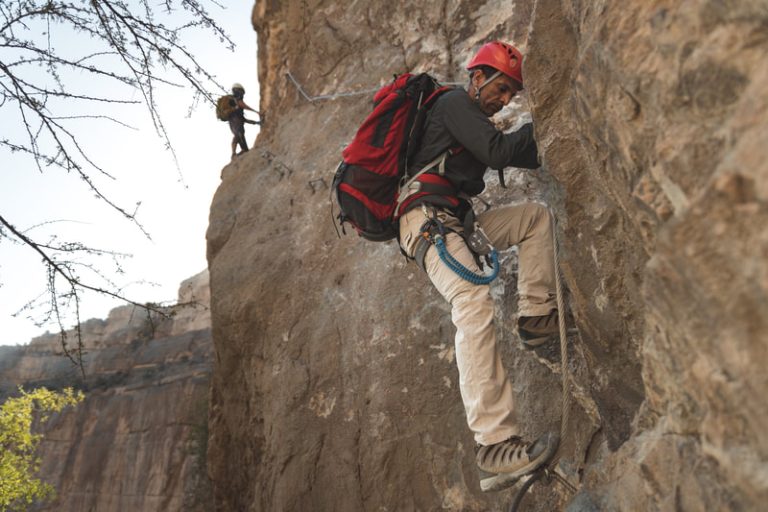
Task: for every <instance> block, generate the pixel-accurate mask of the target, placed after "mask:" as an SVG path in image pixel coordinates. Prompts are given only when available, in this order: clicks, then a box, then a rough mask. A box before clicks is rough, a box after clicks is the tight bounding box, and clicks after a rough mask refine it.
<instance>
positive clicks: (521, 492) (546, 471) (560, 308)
mask: <svg viewBox="0 0 768 512" xmlns="http://www.w3.org/2000/svg"><path fill="white" fill-rule="evenodd" d="M549 214H550V219H551V222H552V245H553V248H554V251H553V252H554V264H555V293H556V299H557V317H558V327H559V330H560V332H559V334H560V373H561V376H562V381H563V397H562V406H561V415H560V446H558V448H557V451H556V452H555V455H554V456H553V457H552V460H550V461H549V463H548V464H546V465H545V466H544V467H542V468H540V469H538V470H537V471H535V472H533V473H531V474H530V475H528V476H527V479H526V481H525V482H523V484H522V485H521V486H520V488H519V489H518V491H517V493H516V494H515V497H514V498H513V500H512V504H511V505H510V507H509V512H517V511H518V509H519V507H520V504H521V503H522V501H523V498H524V497H525V494H526V492H527V491H528V489H530V488H531V486H532V485H533V484H534V483H535V482H536V481H538V480H540V479H541V478H542V477H544V476H547V477H549V479H554V480H556V481H557V482H559V483H560V484H562V485H563V487H565V488H566V489H567V490H568V491H569V492H570V493H571V494H575V493H576V487H574V485H573V484H571V483H570V482H569V481H568V480H567V479H566V478H565V477H564V476H563V475H562V474H560V472H559V471H558V470H557V463H558V462H559V461H560V457H561V456H562V453H561V452H562V447H563V440H564V439H565V436H566V435H567V434H568V423H569V421H570V414H571V399H572V397H571V376H570V373H569V372H568V338H567V336H566V329H565V300H564V299H563V283H562V278H563V277H562V274H561V272H560V257H559V252H560V245H559V243H558V240H557V219H556V218H555V214H554V212H552V210H550V212H549Z"/></svg>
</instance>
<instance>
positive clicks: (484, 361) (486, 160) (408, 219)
mask: <svg viewBox="0 0 768 512" xmlns="http://www.w3.org/2000/svg"><path fill="white" fill-rule="evenodd" d="M521 66H522V55H521V54H520V52H519V51H518V50H517V49H516V48H515V47H513V46H511V45H509V44H506V43H503V42H498V41H495V42H491V43H487V44H485V45H484V46H482V47H481V48H480V50H479V51H478V52H477V54H476V55H475V56H474V57H473V58H472V60H471V61H470V63H469V65H468V66H467V69H468V71H469V75H470V82H469V85H468V88H467V89H464V88H457V89H455V90H452V91H450V92H447V93H445V94H443V95H442V96H441V97H440V98H439V99H438V100H437V102H436V103H435V105H434V106H433V107H432V110H431V111H430V113H429V117H428V118H427V121H426V124H425V128H424V135H423V139H422V143H421V147H420V149H419V151H418V152H417V154H416V157H415V159H414V160H413V165H409V169H408V174H409V176H414V175H416V174H417V172H418V171H419V170H421V169H423V168H424V166H426V165H428V163H429V162H432V163H434V161H435V159H436V157H439V156H440V154H441V153H444V154H446V157H445V160H444V162H443V163H442V164H441V165H440V167H442V169H438V168H437V166H436V167H435V168H434V169H432V170H430V171H428V172H426V173H424V174H422V175H421V176H420V177H419V178H417V179H416V182H418V183H416V182H414V184H415V185H414V186H413V187H409V189H412V190H413V193H412V194H411V196H410V198H411V199H413V198H414V197H415V198H416V199H413V200H412V201H410V202H408V201H407V200H406V201H405V202H404V203H403V205H404V210H401V212H400V213H401V217H400V221H399V222H400V245H401V247H402V249H403V250H404V251H405V253H406V254H407V255H408V256H409V257H410V258H414V259H417V260H421V262H420V263H421V265H420V266H421V267H422V268H423V269H424V270H426V272H427V274H428V276H429V279H430V280H431V281H432V283H433V284H434V286H435V287H436V288H437V290H438V291H439V292H440V294H441V295H442V296H443V297H444V298H445V299H446V300H447V301H448V302H450V304H451V317H452V321H453V324H454V325H455V326H456V337H455V345H456V348H455V350H456V364H457V366H458V370H459V383H460V391H461V397H462V401H463V403H464V408H465V411H466V416H467V423H468V425H469V428H470V430H471V431H472V432H473V434H474V439H475V442H476V443H477V446H476V457H475V459H476V463H477V466H478V468H479V471H480V486H481V489H482V490H483V491H494V490H499V489H501V488H504V487H508V486H510V485H512V484H514V483H515V482H516V481H517V480H518V479H519V478H520V477H522V476H524V475H526V474H529V473H532V472H533V471H535V470H536V469H538V468H539V467H541V466H542V465H543V464H545V463H546V462H547V461H548V460H549V459H550V458H551V457H552V456H553V455H554V452H555V450H556V448H557V444H558V442H559V440H558V438H557V436H555V435H553V434H545V435H543V436H541V437H540V438H539V439H538V440H536V441H535V442H526V441H524V440H523V439H522V438H521V437H520V435H519V429H518V427H517V425H516V423H515V421H516V418H515V407H514V405H515V404H514V401H513V390H512V385H511V383H510V381H509V380H508V379H507V375H506V373H505V370H504V367H503V365H502V361H501V356H500V350H499V347H498V346H497V340H496V334H495V331H494V326H493V310H494V307H493V300H492V298H491V296H490V293H489V286H488V285H477V284H472V283H471V282H469V281H467V280H465V279H464V278H462V277H460V276H459V275H457V273H456V272H454V271H453V270H451V269H450V268H449V267H448V266H447V265H446V264H445V263H444V262H443V261H442V260H441V258H440V257H439V255H438V251H437V250H436V247H435V245H433V244H432V243H430V242H429V241H428V240H429V236H428V235H429V230H430V229H434V228H435V226H436V225H438V226H439V227H440V229H441V230H442V231H443V232H444V233H445V247H446V248H447V250H448V253H449V254H450V255H451V256H453V258H455V259H456V260H458V261H459V262H460V263H461V264H462V265H464V266H465V267H467V268H468V269H471V270H473V271H475V272H477V271H479V270H480V267H479V265H478V263H479V260H478V259H476V256H475V255H474V254H473V252H472V251H471V250H470V249H469V248H468V246H467V243H466V242H465V239H464V238H463V236H462V235H466V234H467V230H473V229H476V228H477V227H478V226H479V228H480V229H477V231H478V232H479V233H481V234H482V233H483V232H484V235H485V236H486V241H490V243H491V244H492V245H493V246H494V247H495V248H496V249H498V250H504V249H507V248H509V247H511V246H513V245H518V246H519V258H520V265H519V276H518V291H519V297H520V298H519V311H520V314H519V319H518V334H519V336H520V338H521V341H522V342H523V344H524V346H526V347H528V348H531V347H535V346H538V345H540V344H542V343H544V342H546V341H547V340H548V339H549V338H550V337H551V336H552V335H553V334H555V333H557V332H558V316H557V304H556V300H555V269H554V263H553V240H552V224H551V219H550V215H549V212H548V209H547V208H546V207H544V206H542V205H540V204H536V203H525V204H519V205H515V206H506V207H502V208H497V209H491V210H488V211H486V212H483V213H481V214H478V215H477V217H476V218H475V217H474V213H472V212H471V206H470V203H469V202H468V200H467V199H468V198H469V197H471V196H476V195H478V194H480V193H481V192H482V191H483V189H484V188H485V183H484V181H483V175H484V174H485V172H486V170H487V169H488V168H493V169H502V170H503V169H504V168H505V167H508V166H514V167H522V168H525V169H536V168H537V167H539V162H538V151H537V148H536V142H535V140H534V138H533V126H532V124H531V123H528V124H526V125H524V126H523V127H522V128H520V129H519V130H517V131H515V132H513V133H503V132H501V131H499V130H497V129H496V127H495V126H494V125H493V123H492V122H491V121H490V119H489V117H491V116H493V115H494V114H496V113H497V112H498V111H500V110H501V109H502V108H503V107H504V106H505V105H507V104H508V103H509V102H510V100H511V99H512V98H513V97H514V96H515V94H517V92H519V91H520V90H522V89H523V77H522V72H521ZM446 149H450V151H449V152H448V153H446ZM441 171H442V172H441ZM425 191H426V192H425ZM406 204H407V206H405V205H406ZM468 217H469V220H468ZM417 262H418V261H417Z"/></svg>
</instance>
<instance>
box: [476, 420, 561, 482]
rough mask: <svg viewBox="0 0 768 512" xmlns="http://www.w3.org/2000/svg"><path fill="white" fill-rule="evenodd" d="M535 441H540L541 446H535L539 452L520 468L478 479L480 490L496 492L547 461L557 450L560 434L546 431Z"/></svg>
mask: <svg viewBox="0 0 768 512" xmlns="http://www.w3.org/2000/svg"><path fill="white" fill-rule="evenodd" d="M537 443H541V444H542V447H541V448H539V447H537V448H535V449H540V450H541V452H539V453H538V454H537V455H536V456H535V457H536V458H535V459H534V460H532V461H531V462H530V463H528V464H526V465H525V466H523V467H522V468H520V469H518V470H516V471H513V472H511V473H497V474H495V475H493V476H491V477H489V478H483V479H481V480H480V490H482V491H483V492H496V491H500V490H502V489H506V488H507V487H511V486H513V485H515V483H516V482H517V481H518V480H520V478H522V477H524V476H526V475H529V474H531V473H533V472H534V471H536V470H537V469H539V468H540V467H542V466H543V465H544V464H546V463H547V462H549V461H550V460H551V459H552V457H553V456H554V455H555V452H556V451H557V447H558V446H559V445H560V436H558V435H556V434H553V433H551V432H550V433H548V434H545V435H544V436H542V437H541V438H540V439H539V440H538V441H537Z"/></svg>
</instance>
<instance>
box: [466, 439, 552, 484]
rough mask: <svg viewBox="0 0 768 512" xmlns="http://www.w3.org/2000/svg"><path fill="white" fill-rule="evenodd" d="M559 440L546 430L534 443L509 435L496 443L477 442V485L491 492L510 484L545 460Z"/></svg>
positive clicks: (545, 461) (547, 459)
mask: <svg viewBox="0 0 768 512" xmlns="http://www.w3.org/2000/svg"><path fill="white" fill-rule="evenodd" d="M559 443H560V438H559V436H557V435H555V434H552V433H547V434H544V435H543V436H541V437H540V438H539V439H537V440H536V441H535V442H534V443H526V442H524V441H523V440H522V439H520V438H519V437H517V436H513V437H510V438H509V439H507V440H506V441H502V442H500V443H496V444H492V445H488V446H478V447H477V448H476V455H475V461H476V462H477V468H478V470H479V472H480V489H481V490H482V491H483V492H494V491H500V490H502V489H505V488H507V487H510V486H512V485H514V484H515V482H517V481H518V480H519V479H520V478H521V477H523V476H525V475H528V474H531V473H533V472H534V471H536V470H537V469H539V468H540V467H542V466H543V465H544V464H546V463H547V462H549V460H550V459H551V458H552V457H553V456H554V455H555V452H556V451H557V445H558V444H559Z"/></svg>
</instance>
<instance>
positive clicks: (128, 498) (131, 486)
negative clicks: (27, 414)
mask: <svg viewBox="0 0 768 512" xmlns="http://www.w3.org/2000/svg"><path fill="white" fill-rule="evenodd" d="M209 300H210V293H209V290H208V272H207V271H205V272H203V273H201V274H199V275H197V276H194V277H193V278H190V279H188V280H186V281H184V282H183V283H182V285H181V288H180V290H179V301H178V304H177V305H176V306H172V307H169V308H164V309H165V310H166V311H165V312H166V314H168V315H169V316H168V317H162V316H159V315H157V314H152V315H149V314H148V313H147V312H146V311H144V310H142V309H140V308H136V307H134V306H121V307H118V308H115V309H113V310H112V311H111V312H110V314H109V317H108V318H107V319H106V320H98V319H92V320H88V321H86V322H84V323H83V326H82V340H83V345H84V348H85V355H84V357H83V361H84V365H83V372H84V373H85V377H84V378H83V375H82V373H81V371H80V369H79V368H77V367H75V366H74V365H73V364H72V362H70V360H69V359H67V358H66V357H65V356H64V355H62V353H61V339H60V336H59V335H58V334H46V335H43V336H40V337H38V338H35V339H33V340H32V342H31V343H30V344H29V345H26V346H9V347H0V397H7V396H11V395H14V394H15V393H16V389H17V387H18V386H19V385H23V386H24V388H25V389H28V390H29V389H33V388H36V387H40V386H45V387H48V388H50V389H61V388H63V387H74V388H76V389H81V390H83V392H84V393H85V400H84V401H83V402H82V403H80V404H79V405H78V406H77V407H75V408H68V409H66V410H64V411H62V412H61V413H58V414H54V415H53V416H52V417H51V419H50V420H49V421H48V422H46V423H45V424H43V425H40V426H39V428H40V432H41V433H42V434H44V438H43V440H42V442H41V443H40V445H39V450H38V451H39V455H40V458H41V465H40V471H39V478H40V479H42V480H43V481H45V482H48V483H50V484H51V485H53V487H54V488H55V489H56V493H57V496H56V498H55V499H54V500H53V501H51V502H50V503H46V504H44V505H40V506H37V507H35V508H34V510H51V511H54V510H55V511H57V512H58V511H69V512H82V511H84V510H98V511H99V512H101V511H105V512H109V511H124V510H141V511H158V512H160V511H168V510H189V511H207V510H210V508H211V497H212V495H211V490H210V484H209V481H208V477H207V475H206V468H205V457H206V445H207V437H208V429H207V417H208V395H209V383H210V374H211V369H212V365H211V357H212V343H211V330H210V310H209V307H208V303H209ZM68 334H69V343H70V346H71V345H72V344H73V343H74V342H75V338H74V337H75V333H74V332H69V333H68Z"/></svg>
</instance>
